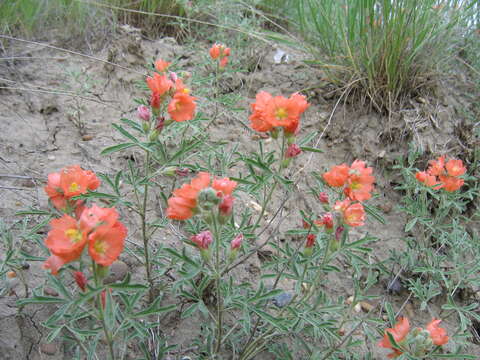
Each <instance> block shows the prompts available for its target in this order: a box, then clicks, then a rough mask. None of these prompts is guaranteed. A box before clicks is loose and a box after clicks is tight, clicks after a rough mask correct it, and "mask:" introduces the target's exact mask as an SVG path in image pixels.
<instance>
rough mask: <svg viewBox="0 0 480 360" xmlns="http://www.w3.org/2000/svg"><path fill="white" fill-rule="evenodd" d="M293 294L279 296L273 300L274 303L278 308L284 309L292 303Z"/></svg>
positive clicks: (285, 293) (287, 293)
mask: <svg viewBox="0 0 480 360" xmlns="http://www.w3.org/2000/svg"><path fill="white" fill-rule="evenodd" d="M292 297H293V295H292V293H289V292H283V293H281V294H279V295H277V296H275V297H274V298H273V299H272V302H273V304H274V305H275V306H278V307H279V308H282V307H284V306H286V305H288V304H289V303H290V301H291V300H292Z"/></svg>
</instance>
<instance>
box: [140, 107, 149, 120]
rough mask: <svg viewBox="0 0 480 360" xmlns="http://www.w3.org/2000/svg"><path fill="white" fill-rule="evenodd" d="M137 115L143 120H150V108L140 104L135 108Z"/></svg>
mask: <svg viewBox="0 0 480 360" xmlns="http://www.w3.org/2000/svg"><path fill="white" fill-rule="evenodd" d="M137 115H138V117H139V118H140V119H142V120H143V121H149V120H150V109H149V108H148V107H147V106H145V105H140V106H139V107H138V108H137Z"/></svg>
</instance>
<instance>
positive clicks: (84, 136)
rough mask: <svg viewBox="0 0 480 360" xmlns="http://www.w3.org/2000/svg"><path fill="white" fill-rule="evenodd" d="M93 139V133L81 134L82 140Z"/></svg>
mask: <svg viewBox="0 0 480 360" xmlns="http://www.w3.org/2000/svg"><path fill="white" fill-rule="evenodd" d="M92 139H93V135H83V136H82V141H90V140H92Z"/></svg>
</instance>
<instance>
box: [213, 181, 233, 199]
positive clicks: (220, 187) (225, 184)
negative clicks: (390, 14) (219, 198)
mask: <svg viewBox="0 0 480 360" xmlns="http://www.w3.org/2000/svg"><path fill="white" fill-rule="evenodd" d="M236 187H237V182H236V181H233V180H230V179H229V178H223V179H215V180H213V183H212V188H214V189H215V190H217V191H221V192H222V194H223V195H232V192H233V190H234V189H235V188H236Z"/></svg>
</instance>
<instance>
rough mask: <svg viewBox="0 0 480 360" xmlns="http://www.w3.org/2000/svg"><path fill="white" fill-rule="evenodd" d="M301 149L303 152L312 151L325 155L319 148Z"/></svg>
mask: <svg viewBox="0 0 480 360" xmlns="http://www.w3.org/2000/svg"><path fill="white" fill-rule="evenodd" d="M300 149H302V151H310V152H316V153H323V150H320V149H317V148H313V147H310V146H300Z"/></svg>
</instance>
